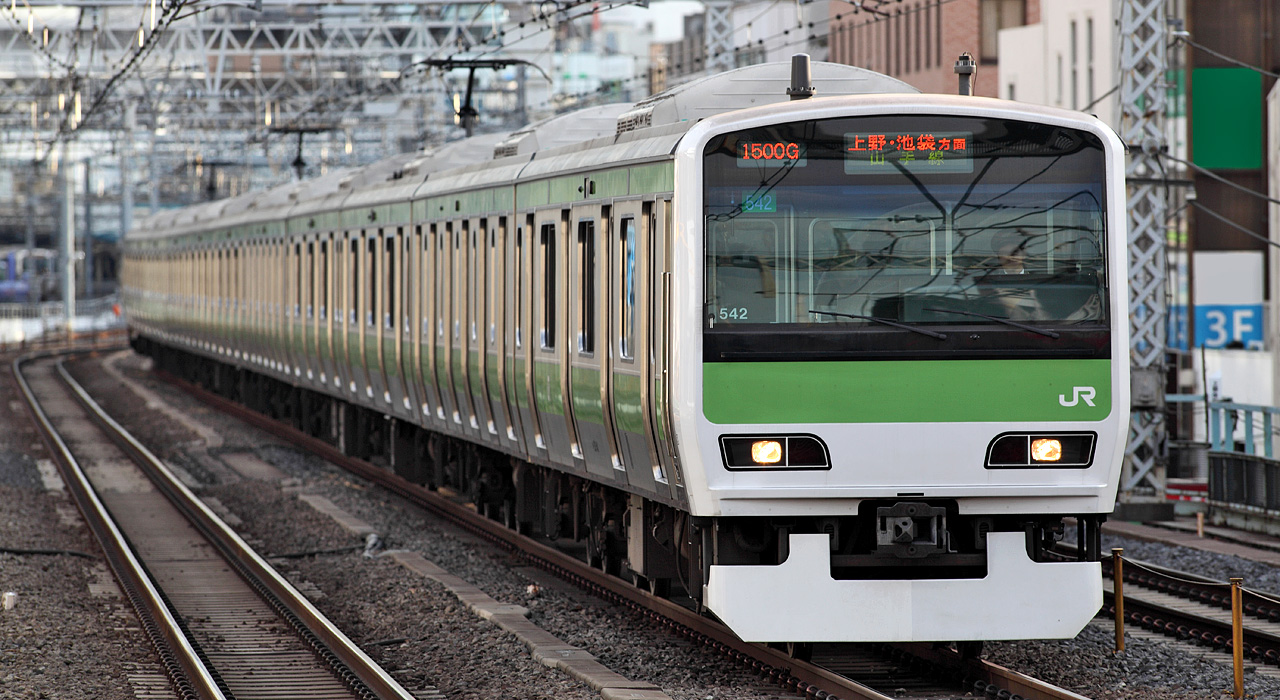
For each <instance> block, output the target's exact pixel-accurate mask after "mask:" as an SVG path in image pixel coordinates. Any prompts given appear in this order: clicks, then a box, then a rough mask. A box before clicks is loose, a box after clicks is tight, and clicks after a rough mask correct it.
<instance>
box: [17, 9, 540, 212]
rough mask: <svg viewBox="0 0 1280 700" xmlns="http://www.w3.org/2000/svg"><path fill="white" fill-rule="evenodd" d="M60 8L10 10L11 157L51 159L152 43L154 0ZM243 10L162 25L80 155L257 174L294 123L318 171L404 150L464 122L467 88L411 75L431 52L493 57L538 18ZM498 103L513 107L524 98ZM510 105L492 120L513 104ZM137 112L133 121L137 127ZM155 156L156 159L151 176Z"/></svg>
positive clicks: (97, 117) (500, 13)
mask: <svg viewBox="0 0 1280 700" xmlns="http://www.w3.org/2000/svg"><path fill="white" fill-rule="evenodd" d="M54 1H55V0H32V2H31V3H30V5H31V6H32V8H33V10H31V11H34V12H36V13H37V14H38V15H39V19H38V20H37V21H36V22H33V23H32V24H28V19H27V15H26V14H25V13H24V12H22V11H19V12H17V13H15V12H9V13H7V14H8V15H9V16H8V17H7V18H5V17H0V156H2V157H4V158H8V159H16V160H22V159H30V158H32V153H33V151H34V152H35V154H36V155H38V156H44V155H46V154H48V153H49V144H48V138H49V137H50V135H51V134H52V133H53V132H54V131H56V130H57V124H58V122H59V121H60V120H62V119H63V118H64V115H65V114H66V113H68V112H69V111H70V108H69V107H65V105H67V104H70V101H71V100H72V99H73V98H74V99H79V98H81V97H82V98H83V101H84V103H85V108H86V112H87V111H88V104H89V103H90V102H91V101H92V96H93V95H95V94H97V93H98V92H100V91H101V89H102V88H103V87H104V86H105V85H106V84H107V83H108V80H109V78H110V77H111V76H113V75H115V74H116V73H118V72H119V71H120V69H121V65H122V63H121V58H122V57H127V56H129V55H130V53H131V51H133V50H134V49H135V48H136V47H137V46H139V43H140V40H141V38H143V37H140V31H141V32H142V34H143V35H144V36H145V38H146V39H147V40H148V41H152V40H153V39H152V37H151V35H150V34H149V33H148V31H147V30H140V26H141V27H146V26H147V25H146V20H147V19H148V17H149V15H148V14H147V10H146V7H147V5H146V3H140V2H137V1H136V0H71V1H70V2H69V4H68V5H67V6H66V7H61V6H59V7H53V6H52V3H53V2H54ZM231 4H232V3H223V4H220V3H219V2H218V1H217V0H215V2H213V3H212V7H211V8H210V9H208V10H207V11H204V12H190V13H188V14H187V15H185V16H184V17H183V18H182V19H180V20H179V21H175V22H173V23H172V25H169V26H165V25H163V24H162V26H161V27H160V29H162V30H163V31H162V32H158V33H156V35H155V37H154V43H155V46H154V50H151V51H150V53H148V54H147V55H146V57H145V58H143V59H141V60H139V61H138V63H137V65H136V66H135V67H134V70H132V71H130V72H129V73H128V75H127V78H126V79H125V80H122V81H120V82H119V84H118V85H116V89H115V91H114V93H113V94H112V95H111V97H110V104H109V105H108V106H107V108H105V109H102V110H99V111H98V113H96V114H94V116H93V119H92V121H91V122H89V123H88V124H87V127H88V128H86V129H83V130H81V131H80V132H79V133H78V134H77V135H76V136H75V141H76V146H77V152H78V153H80V155H78V156H75V157H76V158H77V159H78V158H79V157H83V156H84V155H85V154H95V157H96V158H101V157H102V154H104V153H106V154H111V153H119V152H121V151H124V152H126V156H131V155H133V154H132V153H128V152H129V151H131V150H132V149H134V148H135V146H134V145H133V144H137V147H141V148H142V149H143V150H145V149H146V146H147V144H148V143H150V144H151V147H150V148H151V153H152V154H153V155H152V157H151V162H152V163H153V165H152V169H153V171H154V168H155V165H154V163H155V162H156V161H157V159H158V160H159V161H160V162H163V163H164V164H165V165H164V166H163V169H164V171H165V172H172V167H173V164H175V163H177V164H181V163H183V162H188V163H190V162H192V161H193V159H195V158H201V159H203V162H205V163H210V162H212V163H222V164H232V163H238V164H244V167H246V168H248V167H249V166H250V164H253V163H257V164H261V163H262V162H263V160H264V158H268V157H269V159H270V162H272V163H275V162H278V161H281V160H282V159H284V160H285V161H286V162H287V158H289V157H291V156H292V151H293V149H294V148H295V147H294V146H293V144H294V142H295V141H294V139H293V137H292V136H291V135H279V134H272V133H271V132H272V131H273V130H277V129H279V128H281V127H286V128H294V129H309V130H310V131H308V133H312V132H315V133H316V134H317V135H316V136H313V137H311V138H309V139H307V143H306V150H307V153H306V158H305V160H306V161H307V162H309V163H313V164H315V163H318V162H319V161H321V160H322V158H324V157H325V156H324V154H325V153H326V152H328V153H336V154H337V155H331V156H329V161H330V162H331V163H333V164H335V165H343V164H356V163H357V162H364V161H365V160H368V159H369V158H370V157H372V156H374V155H376V154H379V153H385V152H388V151H395V150H403V149H404V148H405V147H406V146H405V144H406V143H410V144H411V143H412V142H415V141H417V142H421V141H422V140H424V139H426V138H429V137H432V136H440V135H442V134H448V133H449V132H451V131H452V130H454V129H456V127H454V126H453V124H452V123H451V120H450V119H449V116H450V104H449V102H450V93H451V92H455V91H457V86H456V85H453V84H449V85H445V84H443V81H442V80H440V79H436V78H433V77H430V76H426V77H423V78H414V79H406V80H403V81H401V80H398V78H399V77H400V75H401V71H402V69H404V68H406V66H409V65H410V64H412V63H413V62H414V61H416V60H420V59H422V58H424V57H431V56H446V55H455V54H463V55H466V54H467V52H484V51H490V52H492V51H494V50H496V47H497V46H499V44H500V42H501V36H502V33H503V29H504V28H505V27H504V25H509V24H511V23H512V22H513V21H514V19H516V18H519V19H522V18H523V13H525V12H526V11H527V8H525V7H524V6H523V5H520V4H518V3H514V2H498V3H488V4H485V3H472V4H459V3H454V2H448V1H446V0H414V1H413V2H410V3H402V4H388V3H385V2H379V0H349V1H348V2H345V3H342V4H341V5H332V4H329V3H325V2H322V1H320V0H263V2H262V4H261V6H260V7H261V11H260V12H257V11H254V12H251V11H248V10H245V9H242V8H237V7H233V6H231ZM0 14H3V13H0ZM150 16H154V15H150ZM140 17H141V20H140V19H139V18H140ZM42 24H43V26H44V28H43V29H42V27H41V25H42ZM30 26H34V27H35V29H36V31H35V32H34V33H33V34H29V33H28V32H27V31H26V30H27V29H28V28H29V27H30ZM539 40H540V42H541V43H539ZM549 41H550V35H549V34H547V35H545V36H540V37H537V38H536V39H535V40H534V41H532V42H529V41H525V42H523V43H522V45H521V46H520V47H519V48H517V49H516V52H517V53H518V55H523V54H521V53H519V52H529V51H535V50H538V49H540V48H542V47H543V46H544V45H545V44H546V43H548V42H549ZM529 44H532V46H529ZM451 80H452V83H456V79H451ZM463 85H465V83H463ZM493 99H495V100H498V99H500V98H498V97H495V98H493ZM501 99H503V100H504V101H505V102H510V103H512V104H514V103H515V96H514V95H512V96H510V98H509V99H506V98H501ZM505 102H504V104H503V105H502V106H500V107H495V108H494V109H492V110H491V112H493V113H495V114H498V113H501V114H505V113H506V112H508V111H510V110H508V109H506V107H508V105H506V104H505ZM125 106H128V107H129V111H131V113H132V114H133V115H135V116H134V119H132V120H127V119H126V118H125V113H126V109H125ZM344 142H345V146H346V153H347V154H351V153H352V149H351V146H352V144H356V145H359V144H364V145H365V146H366V147H364V148H356V149H355V155H353V156H350V157H345V158H344V157H343V155H342V151H343V147H344ZM370 146H372V147H370ZM268 148H270V149H271V150H270V152H269V154H268V150H267V149H268ZM281 151H285V152H287V155H286V154H283V153H281ZM147 162H148V159H147V158H146V157H145V156H144V157H143V158H142V164H143V167H144V168H145V167H146V164H147ZM215 167H217V166H215ZM273 167H274V166H273ZM258 170H260V168H258ZM206 171H207V170H206ZM250 172H257V171H255V170H253V169H252V168H250ZM278 176H279V175H278V174H272V175H270V177H278ZM286 176H287V172H286ZM255 177H256V176H255ZM152 178H153V179H155V174H154V172H153V175H152ZM261 184H262V183H258V184H257V185H254V184H252V183H247V184H246V185H245V186H246V187H249V186H260V185H261Z"/></svg>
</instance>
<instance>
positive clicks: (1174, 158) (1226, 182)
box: [1160, 153, 1280, 204]
mask: <svg viewBox="0 0 1280 700" xmlns="http://www.w3.org/2000/svg"><path fill="white" fill-rule="evenodd" d="M1160 157H1161V158H1167V159H1168V160H1171V161H1174V162H1175V163H1181V164H1182V165H1185V166H1187V167H1189V168H1191V169H1192V170H1194V171H1196V172H1198V173H1200V174H1201V175H1204V176H1205V177H1208V178H1210V179H1213V180H1217V181H1218V182H1221V183H1222V184H1224V185H1227V186H1229V187H1234V188H1235V189H1237V190H1240V191H1241V192H1244V193H1245V194H1249V195H1253V196H1254V197H1257V198H1258V199H1265V200H1266V201H1268V202H1271V203H1272V204H1280V199H1276V198H1275V197H1270V196H1268V195H1265V194H1263V193H1261V192H1259V191H1257V190H1251V189H1249V188H1248V187H1245V186H1244V185H1241V184H1238V183H1235V182H1232V181H1230V180H1228V179H1227V178H1225V177H1223V176H1221V175H1219V174H1217V173H1215V172H1213V171H1212V170H1210V169H1208V168H1206V167H1204V166H1200V165H1196V164H1195V163H1192V162H1191V161H1189V160H1185V159H1183V158H1179V157H1177V156H1174V155H1170V154H1168V153H1161V154H1160Z"/></svg>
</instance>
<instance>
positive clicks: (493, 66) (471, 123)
mask: <svg viewBox="0 0 1280 700" xmlns="http://www.w3.org/2000/svg"><path fill="white" fill-rule="evenodd" d="M517 65H519V66H532V67H533V68H534V70H537V71H538V72H539V73H541V74H542V77H544V78H546V79H547V82H548V83H550V82H551V76H549V75H547V72H546V71H544V70H542V68H541V67H539V66H538V64H536V63H533V62H532V61H526V60H523V59H519V58H427V59H423V60H421V61H415V62H414V63H413V64H411V65H410V66H409V67H408V68H406V69H405V70H402V71H400V75H401V76H403V75H404V74H405V72H406V71H408V70H409V69H412V68H416V67H419V66H425V67H429V68H441V69H444V70H453V69H456V68H463V69H466V70H467V71H468V73H467V94H466V97H465V98H464V99H463V100H462V104H461V105H459V106H458V119H459V120H460V121H461V123H462V128H463V129H465V130H466V132H467V136H471V135H472V133H473V132H474V131H475V125H476V122H477V121H478V120H479V119H480V112H479V110H477V109H476V108H475V106H474V105H472V104H471V93H472V91H473V90H474V88H475V82H476V70H477V69H481V68H485V69H489V70H502V69H503V68H506V67H507V66H517Z"/></svg>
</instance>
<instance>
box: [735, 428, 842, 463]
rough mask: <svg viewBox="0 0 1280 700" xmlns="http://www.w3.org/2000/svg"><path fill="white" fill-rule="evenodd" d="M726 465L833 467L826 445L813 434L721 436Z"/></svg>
mask: <svg viewBox="0 0 1280 700" xmlns="http://www.w3.org/2000/svg"><path fill="white" fill-rule="evenodd" d="M720 453H721V455H722V456H723V457H724V465H725V467H727V468H728V469H730V470H734V469H830V468H831V457H830V454H829V453H828V451H827V446H826V444H824V443H823V442H822V440H821V439H819V438H818V437H816V436H813V435H721V436H720Z"/></svg>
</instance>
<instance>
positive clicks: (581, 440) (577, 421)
mask: <svg viewBox="0 0 1280 700" xmlns="http://www.w3.org/2000/svg"><path fill="white" fill-rule="evenodd" d="M608 209H609V208H608V207H604V208H603V210H602V208H601V207H600V205H598V204H591V205H585V206H576V207H574V208H573V209H572V210H571V211H572V214H571V217H572V218H571V225H572V227H573V230H572V233H571V235H570V237H569V241H570V244H571V247H572V250H571V251H570V255H569V268H568V273H569V274H568V285H567V286H568V288H569V299H568V302H569V314H568V320H569V340H570V342H569V347H568V357H569V376H568V379H569V381H568V387H569V402H568V403H569V415H570V417H571V421H572V428H573V434H574V437H575V443H574V444H575V445H576V447H577V450H576V452H575V455H574V456H576V457H580V458H581V459H582V460H583V461H584V462H586V467H587V471H588V472H589V473H590V474H592V475H593V476H595V477H596V478H597V479H600V480H604V481H622V482H623V483H625V482H626V472H625V471H622V470H620V469H617V468H616V467H621V466H622V462H621V461H620V460H617V459H616V455H617V454H618V453H617V451H616V450H615V449H614V445H613V442H614V441H613V436H612V434H611V433H612V431H611V429H610V427H609V423H610V415H609V414H610V413H612V411H611V410H609V407H606V406H605V403H604V387H605V376H606V374H605V373H606V366H607V364H608V363H607V362H606V358H607V356H608V354H609V343H608V340H607V339H606V338H607V336H606V332H607V331H606V328H605V324H604V323H603V322H602V321H603V314H602V308H603V306H604V304H603V303H602V301H603V300H604V299H606V298H607V297H606V296H605V293H604V288H605V287H606V285H604V284H602V282H603V277H604V276H603V275H602V274H601V272H602V269H603V268H604V267H605V266H604V265H603V264H602V260H607V259H608V241H607V239H606V233H607V229H608V216H609V215H608Z"/></svg>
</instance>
